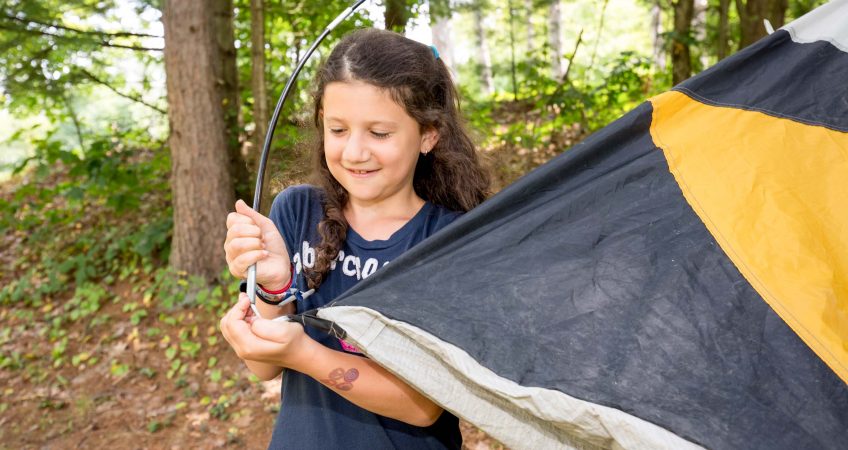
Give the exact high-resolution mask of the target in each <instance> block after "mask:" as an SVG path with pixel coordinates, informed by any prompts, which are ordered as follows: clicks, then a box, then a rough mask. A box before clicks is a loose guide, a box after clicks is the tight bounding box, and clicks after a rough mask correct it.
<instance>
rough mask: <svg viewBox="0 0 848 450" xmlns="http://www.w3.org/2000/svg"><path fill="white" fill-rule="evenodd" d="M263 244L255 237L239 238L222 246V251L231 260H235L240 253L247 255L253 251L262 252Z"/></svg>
mask: <svg viewBox="0 0 848 450" xmlns="http://www.w3.org/2000/svg"><path fill="white" fill-rule="evenodd" d="M264 249H265V244H263V243H262V240H261V239H259V238H255V237H240V238H235V239H233V240H231V241H230V242H227V243H225V244H224V251H226V252H227V254H228V255H229V256H231V257H232V258H233V259H235V258H237V257H238V255H241V254H242V253H247V252H249V251H253V250H264Z"/></svg>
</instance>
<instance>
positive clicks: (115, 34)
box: [3, 14, 162, 38]
mask: <svg viewBox="0 0 848 450" xmlns="http://www.w3.org/2000/svg"><path fill="white" fill-rule="evenodd" d="M3 18H5V19H9V20H14V21H15V22H19V23H23V24H30V23H34V24H36V25H41V26H43V27H53V28H56V29H59V30H65V31H70V32H73V33H80V34H91V35H96V36H103V37H130V36H134V37H149V38H162V36H156V35H155V34H147V33H133V32H129V31H117V32H107V31H100V30H81V29H79V28H73V27H69V26H65V25H58V24H55V23H49V22H44V21H41V20H36V19H31V18H26V19H21V18H18V17H15V16H11V15H9V14H4V15H3Z"/></svg>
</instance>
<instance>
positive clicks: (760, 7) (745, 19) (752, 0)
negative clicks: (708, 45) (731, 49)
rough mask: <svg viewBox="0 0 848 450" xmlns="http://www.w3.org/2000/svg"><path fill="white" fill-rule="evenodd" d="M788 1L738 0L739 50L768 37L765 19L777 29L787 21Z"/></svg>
mask: <svg viewBox="0 0 848 450" xmlns="http://www.w3.org/2000/svg"><path fill="white" fill-rule="evenodd" d="M787 7H788V0H748V1H744V0H736V12H737V13H738V14H739V34H740V39H739V49H740V50H741V49H743V48H745V47H747V46H749V45H751V44H753V43H754V42H756V41H757V40H759V39H760V38H762V37H764V36H765V35H766V28H765V26H763V19H768V21H769V22H771V24H772V26H773V27H774V28H775V29H778V28H780V27H782V26H783V22H784V21H785V20H786V8H787Z"/></svg>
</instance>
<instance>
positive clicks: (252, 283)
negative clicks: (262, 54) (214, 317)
mask: <svg viewBox="0 0 848 450" xmlns="http://www.w3.org/2000/svg"><path fill="white" fill-rule="evenodd" d="M363 3H365V0H358V1H357V2H356V3H354V4H353V5H351V6H349V7H348V8H347V9H346V10H344V11H343V12H342V13H341V14H339V16H338V17H336V19H335V20H333V21H332V22H330V24H329V25H327V28H324V31H323V32H321V35H320V36H318V39H316V40H315V42H313V43H312V45H311V46H310V47H309V50H307V51H306V54H305V55H303V58H301V59H300V62H298V64H297V67H296V68H295V69H294V72H293V73H292V74H291V76H290V77H289V81H288V82H286V87H285V88H284V89H283V93H282V95H280V100H278V101H277V106H276V107H275V108H274V114H273V115H272V116H271V122H270V124H269V125H268V133H267V134H266V135H265V143H264V145H263V146H262V156H261V157H260V158H259V173H258V174H257V176H256V188H255V189H254V191H253V210H254V211H259V207H260V206H261V205H260V203H261V200H262V185H263V183H264V181H265V163H266V162H267V161H268V151H269V150H270V148H271V142H272V141H273V139H274V128H276V127H277V121H278V120H279V118H280V111H282V110H283V104H285V102H286V99H287V98H288V96H289V91H291V88H292V86H293V85H294V82H295V81H296V80H297V76H298V75H299V74H300V71H301V69H303V66H304V65H305V64H306V61H307V60H308V59H309V57H310V56H312V53H313V52H314V51H315V49H316V48H317V47H318V45H319V44H320V43H321V42H322V41H323V40H324V38H325V37H327V35H328V34H330V32H331V31H333V29H334V28H336V26H337V25H338V24H340V23H341V22H342V21H344V20H345V19H347V18H348V17H349V16H350V15H351V14H353V12H354V11H356V9H357V8H359V7H360V6H361V5H362V4H363ZM247 296H248V297H249V298H250V307H251V308H252V309H253V312H254V314H256V315H257V316H258V317H261V315H260V314H259V310H258V309H257V308H256V265H255V264H254V265H252V266H250V268H248V269H247Z"/></svg>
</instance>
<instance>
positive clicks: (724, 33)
mask: <svg viewBox="0 0 848 450" xmlns="http://www.w3.org/2000/svg"><path fill="white" fill-rule="evenodd" d="M729 13H730V0H719V3H718V38H717V39H718V47H717V48H716V55H717V56H718V59H719V61H720V60H722V59H724V58H725V57H727V49H728V39H729V37H730V36H729V32H728V15H729Z"/></svg>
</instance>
